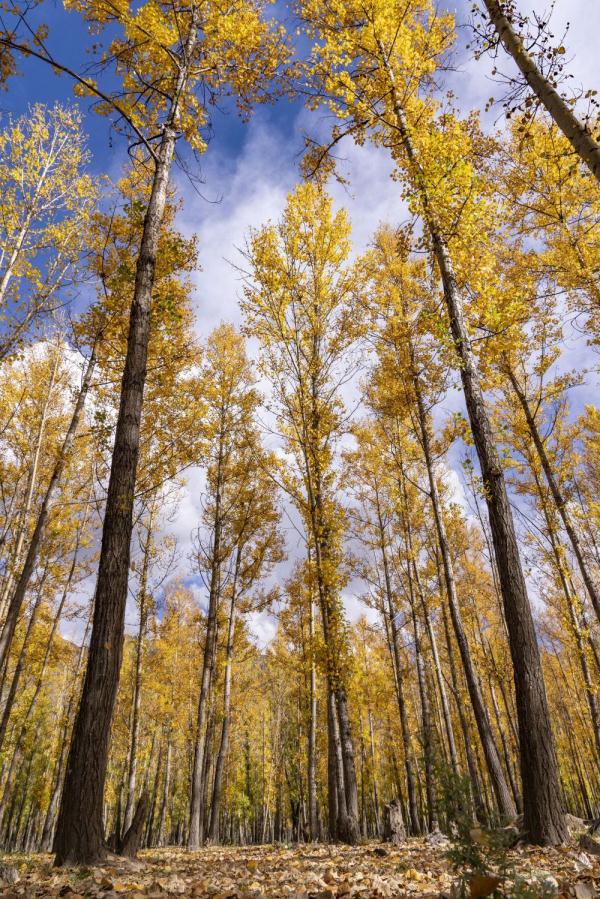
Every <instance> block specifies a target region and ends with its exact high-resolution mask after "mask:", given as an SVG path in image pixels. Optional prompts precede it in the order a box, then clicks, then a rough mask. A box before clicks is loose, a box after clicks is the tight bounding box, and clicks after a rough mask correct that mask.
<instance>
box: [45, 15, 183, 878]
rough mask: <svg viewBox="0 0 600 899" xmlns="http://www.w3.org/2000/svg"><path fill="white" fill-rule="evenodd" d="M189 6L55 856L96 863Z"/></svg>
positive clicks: (135, 321) (147, 231)
mask: <svg viewBox="0 0 600 899" xmlns="http://www.w3.org/2000/svg"><path fill="white" fill-rule="evenodd" d="M196 32H197V13H196V10H195V7H194V9H193V11H192V17H191V22H190V26H189V32H188V35H187V39H186V42H185V54H184V60H183V62H182V65H181V67H180V69H179V74H178V78H177V85H176V89H175V92H174V95H173V96H174V99H173V101H172V106H171V110H170V114H169V118H168V120H167V122H166V124H165V126H164V129H163V133H162V138H161V142H160V147H159V150H158V155H157V158H156V162H155V169H154V177H153V182H152V191H151V195H150V200H149V203H148V207H147V209H146V214H145V217H144V226H143V231H142V240H141V244H140V251H139V255H138V259H137V264H136V275H135V288H134V295H133V302H132V306H131V312H130V319H129V335H128V339H127V354H126V357H125V366H124V370H123V378H122V382H121V399H120V405H119V413H118V417H117V424H116V429H115V444H114V449H113V455H112V462H111V469H110V478H109V484H108V495H107V500H106V510H105V514H104V524H103V528H102V546H101V550H100V560H99V564H98V579H97V582H96V603H95V609H94V621H93V626H92V636H91V640H90V650H89V656H88V664H87V670H86V674H85V679H84V684H83V691H82V695H81V701H80V705H79V710H78V712H77V717H76V720H75V726H74V728H73V735H72V740H71V747H70V750H69V756H68V760H67V770H66V776H65V782H64V787H63V794H62V800H61V805H60V811H59V815H58V822H57V828H56V836H55V848H56V860H55V861H56V864H57V865H63V864H95V863H97V862H98V861H101V860H102V859H103V858H104V857H105V854H106V850H105V848H104V825H103V821H102V813H103V796H104V783H105V780H106V767H107V763H108V749H109V741H110V731H111V722H112V716H113V709H114V704H115V698H116V695H117V687H118V683H119V673H120V669H121V661H122V656H123V637H124V624H125V605H126V602H127V585H128V578H129V562H130V555H131V532H132V527H133V502H134V494H135V482H136V472H137V463H138V456H139V447H140V423H141V415H142V404H143V395H144V385H145V381H146V370H147V360H148V343H149V339H150V307H151V300H152V290H153V286H154V278H155V269H156V256H157V250H158V242H159V237H160V231H161V226H162V222H163V217H164V211H165V204H166V200H167V187H168V180H169V172H170V170H171V165H172V162H173V156H174V152H175V141H176V137H177V133H176V124H177V120H178V115H179V103H180V97H181V95H182V94H183V92H184V90H185V88H186V85H187V81H188V78H189V66H190V61H191V57H192V54H193V50H194V48H195V45H196V39H197V34H196Z"/></svg>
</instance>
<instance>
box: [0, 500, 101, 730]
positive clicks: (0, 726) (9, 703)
mask: <svg viewBox="0 0 600 899" xmlns="http://www.w3.org/2000/svg"><path fill="white" fill-rule="evenodd" d="M88 511H89V498H88V501H87V502H86V506H85V510H84V514H83V520H82V523H81V525H80V526H79V527H78V528H77V535H76V537H75V546H74V548H73V559H72V561H71V567H70V568H69V574H68V576H67V581H66V583H65V586H64V588H63V592H62V595H61V598H60V602H59V604H58V606H57V609H56V612H55V614H54V618H53V621H52V627H51V628H50V633H49V635H48V640H47V642H46V650H45V652H44V658H43V660H42V667H41V669H40V672H39V674H38V676H37V681H36V686H35V689H34V691H33V695H32V697H31V699H30V700H29V704H28V706H27V709H26V711H25V714H24V716H23V718H22V719H21V721H20V728H21V731H24V730H25V726H26V724H27V722H28V721H29V719H30V718H31V715H32V713H33V710H34V709H35V706H36V703H37V700H38V698H39V695H40V692H41V689H42V685H43V682H44V676H45V674H46V669H47V668H48V662H49V661H50V653H51V652H52V647H53V645H54V638H55V636H56V631H57V630H58V625H59V623H60V619H61V616H62V612H63V609H64V606H65V602H66V601H67V597H68V595H69V593H70V590H71V583H72V581H73V577H74V574H75V569H76V567H77V557H78V555H79V547H80V544H81V537H82V534H83V532H84V530H85V526H86V524H87V516H88ZM34 620H35V619H34V616H33V615H32V618H31V619H30V627H33V622H34ZM30 627H28V629H27V633H28V634H29V631H30ZM28 643H29V639H28V637H27V636H26V638H25V642H24V644H23V650H25V649H26V647H27V644H28ZM21 659H22V655H21V657H20V658H19V663H20V664H17V667H16V668H15V672H14V674H13V680H12V683H11V687H10V690H9V693H8V696H7V699H6V702H5V705H4V709H3V712H2V720H1V721H0V748H2V746H3V745H4V738H5V736H6V729H7V727H8V722H9V719H10V714H11V711H12V707H13V703H14V699H15V696H16V693H17V689H18V685H19V679H20V675H21V673H22V669H23V664H22V662H21Z"/></svg>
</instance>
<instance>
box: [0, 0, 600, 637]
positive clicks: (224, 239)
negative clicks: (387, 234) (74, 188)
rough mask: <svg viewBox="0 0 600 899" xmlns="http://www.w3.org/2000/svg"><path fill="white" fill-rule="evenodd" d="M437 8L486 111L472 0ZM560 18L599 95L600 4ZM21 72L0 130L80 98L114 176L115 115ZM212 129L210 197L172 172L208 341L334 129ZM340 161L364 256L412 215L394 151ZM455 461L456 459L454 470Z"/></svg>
mask: <svg viewBox="0 0 600 899" xmlns="http://www.w3.org/2000/svg"><path fill="white" fill-rule="evenodd" d="M440 5H441V8H448V9H450V10H452V11H455V12H456V15H457V20H458V23H459V26H460V27H459V49H458V53H457V58H456V62H457V64H458V71H457V72H455V73H453V74H452V75H451V76H449V80H448V86H451V87H452V89H453V91H454V92H455V94H456V97H457V100H458V103H459V105H460V107H461V109H462V110H463V111H464V112H467V111H469V110H470V109H472V108H482V107H483V105H484V103H485V101H486V100H487V98H488V97H489V96H490V95H494V93H495V90H496V93H497V89H495V88H494V85H493V83H492V82H491V80H490V78H489V70H490V68H491V61H490V60H487V59H484V60H481V61H475V60H474V59H473V58H472V57H471V55H470V54H469V52H468V51H466V50H465V44H466V43H467V42H468V40H469V33H468V29H467V28H466V24H467V22H468V19H469V11H470V8H471V0H459V2H458V3H454V4H453V3H448V4H447V5H445V4H444V3H443V0H442V3H441V4H440ZM518 5H519V7H520V9H522V10H531V9H532V8H533V9H535V10H536V11H537V12H538V13H541V12H543V11H544V10H545V8H546V4H543V3H542V0H519V4H518ZM274 14H275V15H277V17H278V18H280V19H282V20H284V21H285V20H286V19H289V13H288V12H287V11H286V8H285V6H284V5H283V4H281V3H278V4H277V5H276V6H275V7H274ZM37 15H38V16H39V17H40V18H41V19H42V20H43V21H46V22H47V24H48V25H49V29H50V34H49V39H48V46H49V47H50V48H51V51H52V52H53V54H54V56H55V58H57V59H59V60H60V61H62V62H65V63H66V64H68V65H69V66H71V67H73V68H75V69H77V70H81V69H82V68H83V67H85V65H86V64H87V63H88V61H89V58H88V57H87V55H86V47H87V46H88V44H89V42H90V38H89V36H88V34H87V29H86V26H85V24H84V23H83V22H82V20H81V18H80V17H79V15H78V14H76V13H67V12H65V10H64V9H63V7H62V4H61V3H60V2H49V0H44V2H42V4H41V6H40V9H39V12H38V13H37ZM552 21H553V26H554V32H555V34H556V35H557V36H560V35H562V32H563V30H564V26H565V23H566V22H567V21H570V23H571V27H570V30H569V33H568V36H567V39H566V41H565V44H566V48H567V59H568V60H569V63H568V67H569V71H570V72H571V73H573V75H574V76H575V83H576V84H581V85H583V86H584V87H586V88H591V87H596V88H598V87H599V86H600V85H599V84H598V81H599V80H600V79H599V78H598V73H599V68H600V67H599V65H598V56H597V36H598V34H600V0H592V2H590V0H556V3H555V9H554V14H553V20H552ZM511 64H512V63H511V61H509V60H503V61H502V65H503V67H504V68H505V69H506V70H510V67H511ZM21 68H22V71H23V74H22V75H21V76H20V77H17V78H14V79H12V80H11V82H10V84H9V91H8V92H7V93H2V94H0V125H2V124H3V122H5V121H6V117H7V116H8V115H9V114H12V115H20V114H22V113H24V112H26V110H27V107H28V105H30V104H32V103H34V102H43V103H47V104H51V103H53V102H55V101H56V100H60V101H63V102H70V103H74V102H78V103H79V106H80V108H81V111H82V115H83V120H84V128H85V130H86V132H87V134H88V135H89V146H90V150H91V154H92V159H91V169H92V170H93V171H94V172H97V173H105V174H108V175H109V176H111V177H112V178H117V177H118V176H119V174H120V171H121V169H122V167H123V165H124V163H125V162H126V159H127V154H126V140H125V138H124V137H123V136H121V135H118V134H115V133H112V134H111V131H110V128H109V123H108V121H107V119H105V118H102V117H99V116H97V115H96V114H94V113H93V112H90V111H89V104H88V103H87V102H85V101H76V100H75V98H74V97H73V94H72V85H71V83H70V81H69V79H68V78H67V77H66V76H64V75H63V76H61V77H57V76H55V75H54V74H53V72H52V71H51V70H50V69H49V68H48V67H47V66H45V65H44V64H43V63H40V62H36V61H34V60H27V61H25V62H24V63H21ZM500 113H501V111H500V110H499V109H496V110H494V111H493V112H492V113H491V114H489V115H488V116H487V117H486V121H487V123H488V124H489V126H490V127H493V126H494V122H495V121H497V124H498V125H499V126H501V124H502V120H501V118H499V117H500ZM213 124H214V136H213V138H212V140H211V142H210V144H209V146H208V149H207V152H206V153H205V155H204V157H203V158H202V160H201V162H200V166H199V171H200V173H201V175H202V179H203V182H204V183H203V185H202V187H201V191H202V194H203V196H198V194H197V193H196V192H195V191H194V190H193V189H192V188H191V186H190V183H189V181H188V180H187V179H186V177H185V176H184V175H183V173H182V172H181V171H180V172H176V173H175V176H174V177H175V181H176V183H177V185H178V188H179V192H180V194H181V196H182V198H183V209H182V212H181V214H180V217H179V226H180V228H181V229H182V231H183V232H184V233H186V234H191V233H196V234H197V235H198V239H199V262H200V266H201V269H200V270H199V271H198V272H197V273H195V275H194V282H195V296H194V304H195V308H196V316H197V322H198V330H199V332H200V335H201V336H202V337H205V336H206V335H207V334H208V333H209V332H210V330H211V329H212V328H213V327H214V326H215V325H216V324H217V323H218V322H219V321H220V320H223V319H227V320H230V321H234V322H238V321H239V318H240V317H239V309H238V297H239V294H240V284H239V275H238V273H237V272H236V271H235V269H234V267H232V266H231V265H230V264H229V263H230V262H234V263H239V262H240V256H239V252H238V250H239V248H240V247H241V246H243V244H244V239H245V235H246V234H247V232H248V228H249V227H250V226H251V225H253V226H257V225H260V224H262V223H264V222H265V221H267V220H269V219H272V220H275V219H277V218H278V217H279V215H280V214H281V211H282V209H283V207H284V205H285V199H286V195H287V193H288V192H289V191H290V190H291V189H292V188H293V186H294V184H295V182H296V181H297V180H298V163H299V158H300V154H301V152H302V149H303V134H304V133H310V134H312V135H317V134H319V133H322V132H323V130H324V129H326V128H327V122H326V121H324V119H323V118H322V117H321V116H320V115H319V114H317V113H309V112H307V111H306V110H304V109H303V107H302V104H301V102H300V101H296V102H290V101H289V100H287V99H280V100H278V101H277V103H275V104H273V105H271V106H263V107H259V108H258V109H257V111H256V113H255V114H254V115H253V117H252V119H251V121H250V122H249V123H248V124H244V123H243V122H241V120H240V119H239V118H238V116H237V115H236V114H235V112H234V111H233V110H229V111H225V112H221V111H215V112H214V114H213ZM340 155H342V156H343V157H344V159H345V169H346V172H347V174H348V175H349V178H350V187H349V188H348V189H344V188H342V187H341V186H340V185H338V184H332V185H331V190H332V193H333V195H334V197H335V199H336V202H338V203H339V204H342V205H344V206H346V207H347V208H348V211H349V213H350V217H351V221H352V224H353V239H354V244H355V248H356V251H357V252H358V251H361V250H363V249H364V248H365V247H366V245H367V244H368V242H369V239H370V236H371V235H372V233H373V232H374V230H375V229H376V227H377V226H378V225H379V224H380V223H381V222H383V221H387V222H391V223H399V222H401V221H402V220H403V218H404V217H405V211H404V208H403V205H402V203H401V201H400V199H399V195H398V187H397V185H396V184H395V183H394V182H392V181H391V180H390V177H389V176H390V171H391V165H390V161H389V157H388V154H387V152H386V151H384V150H378V149H376V148H374V147H371V146H365V147H355V146H354V145H352V144H351V143H350V142H348V143H347V144H345V145H344V146H343V147H342V148H341V150H340ZM568 357H569V359H571V360H575V359H577V360H578V362H579V363H580V364H581V360H582V359H585V360H586V361H592V360H591V356H590V354H589V352H588V351H587V349H586V348H585V346H584V342H583V340H581V339H580V340H575V341H573V342H572V345H570V346H569V347H568ZM594 361H595V360H594ZM595 393H596V391H595V385H593V386H592V385H590V386H589V387H588V388H583V389H580V390H579V392H578V396H577V397H576V398H575V400H576V402H577V405H580V404H581V403H582V402H583V401H584V400H591V399H592V398H593V397H594V396H595ZM457 405H460V397H458V396H451V397H450V398H449V399H448V402H447V403H446V404H444V407H445V409H446V411H449V410H450V409H452V408H455V407H456V406H457ZM456 463H457V460H456V459H454V460H453V467H454V468H455V472H456V470H457V464H456ZM453 480H454V481H455V483H456V489H457V493H460V485H459V478H458V477H456V475H454V476H453ZM201 489H202V476H201V473H200V472H198V471H192V472H191V473H190V475H189V479H188V485H187V487H186V489H185V490H184V492H183V495H182V498H181V505H180V510H179V513H178V515H177V517H176V519H175V521H174V522H173V523H172V524H171V525H170V530H171V532H172V533H174V534H175V535H176V536H177V538H178V540H179V544H180V553H181V557H182V559H183V560H184V564H183V566H182V567H183V569H184V570H185V569H187V570H189V565H188V564H187V561H186V555H187V552H188V551H189V545H190V533H191V531H192V529H193V528H194V526H195V524H196V522H197V520H198V514H199V493H200V491H201ZM291 539H292V540H293V534H292V535H291ZM348 604H349V608H350V610H351V611H352V613H353V614H355V613H356V611H357V610H358V607H357V605H356V601H355V598H353V597H352V596H348ZM256 624H257V628H258V630H259V631H261V632H262V636H263V637H265V638H266V637H267V636H268V635H269V632H270V630H271V629H272V624H270V623H269V622H267V621H266V620H263V621H262V622H256Z"/></svg>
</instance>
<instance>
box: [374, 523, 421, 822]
mask: <svg viewBox="0 0 600 899" xmlns="http://www.w3.org/2000/svg"><path fill="white" fill-rule="evenodd" d="M378 515H379V526H380V530H381V556H382V561H383V572H384V583H385V593H386V602H387V609H388V617H389V622H390V631H391V643H392V652H393V662H394V670H395V675H396V684H395V685H396V698H397V700H398V714H399V716H400V730H401V732H402V744H403V748H404V767H405V770H406V792H407V795H408V809H409V815H410V829H411V833H412V834H413V836H418V835H419V834H420V833H421V823H420V821H419V811H418V805H417V789H416V781H415V761H414V756H413V751H412V745H411V739H410V728H409V724H408V714H407V711H406V701H405V699H404V690H403V686H402V660H401V658H400V635H399V633H398V624H397V621H396V609H395V606H394V599H393V596H392V585H391V579H390V570H389V561H388V557H387V550H386V542H385V531H384V527H383V522H382V519H381V514H380V512H379V509H378Z"/></svg>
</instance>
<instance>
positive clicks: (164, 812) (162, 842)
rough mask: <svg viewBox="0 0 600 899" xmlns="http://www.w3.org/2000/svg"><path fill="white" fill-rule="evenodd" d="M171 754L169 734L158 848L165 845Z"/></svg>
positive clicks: (159, 820) (169, 735)
mask: <svg viewBox="0 0 600 899" xmlns="http://www.w3.org/2000/svg"><path fill="white" fill-rule="evenodd" d="M172 754H173V742H172V740H171V732H170V730H169V734H168V737H167V757H166V760H165V777H164V781H163V792H162V799H161V802H160V816H159V819H158V832H157V837H156V845H157V846H158V847H161V846H164V845H165V834H166V822H167V809H168V805H169V795H170V791H171V759H172Z"/></svg>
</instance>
